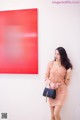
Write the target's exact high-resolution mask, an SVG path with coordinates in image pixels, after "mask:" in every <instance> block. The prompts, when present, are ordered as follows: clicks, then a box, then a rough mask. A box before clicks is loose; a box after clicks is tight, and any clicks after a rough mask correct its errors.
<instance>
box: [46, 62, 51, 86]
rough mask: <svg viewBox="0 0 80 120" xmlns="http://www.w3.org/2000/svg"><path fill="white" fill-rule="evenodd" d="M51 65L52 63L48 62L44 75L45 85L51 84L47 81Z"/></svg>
mask: <svg viewBox="0 0 80 120" xmlns="http://www.w3.org/2000/svg"><path fill="white" fill-rule="evenodd" d="M51 65H52V61H50V62H49V63H48V65H47V70H46V73H45V81H46V84H47V85H50V83H51V80H49V77H50V69H51Z"/></svg>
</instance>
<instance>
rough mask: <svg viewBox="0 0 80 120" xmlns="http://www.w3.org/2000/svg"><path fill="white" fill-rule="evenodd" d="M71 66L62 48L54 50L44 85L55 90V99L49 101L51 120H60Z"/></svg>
mask: <svg viewBox="0 0 80 120" xmlns="http://www.w3.org/2000/svg"><path fill="white" fill-rule="evenodd" d="M71 71H72V64H71V62H70V60H69V58H68V56H67V53H66V50H65V49H64V48H63V47H58V48H57V49H56V50H55V57H54V60H53V61H50V62H49V64H48V67H47V71H46V74H45V81H46V84H47V85H48V86H49V87H50V88H52V89H56V93H57V94H56V98H55V99H51V98H48V100H49V105H50V110H51V120H61V118H60V110H61V108H62V105H63V103H64V101H65V98H66V95H67V86H68V84H69V82H70V76H71Z"/></svg>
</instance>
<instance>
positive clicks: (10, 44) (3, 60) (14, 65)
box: [0, 9, 38, 74]
mask: <svg viewBox="0 0 80 120" xmlns="http://www.w3.org/2000/svg"><path fill="white" fill-rule="evenodd" d="M37 18H38V12H37V9H24V10H9V11H0V73H8V74H10V73H11V74H13V73H14V74H38V19H37Z"/></svg>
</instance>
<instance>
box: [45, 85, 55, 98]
mask: <svg viewBox="0 0 80 120" xmlns="http://www.w3.org/2000/svg"><path fill="white" fill-rule="evenodd" d="M43 96H44V97H49V98H52V99H55V98H56V90H55V89H51V88H46V87H45V89H44V91H43Z"/></svg>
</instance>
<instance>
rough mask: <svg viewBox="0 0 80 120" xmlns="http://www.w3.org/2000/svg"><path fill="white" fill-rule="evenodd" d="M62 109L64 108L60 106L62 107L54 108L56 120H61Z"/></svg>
mask: <svg viewBox="0 0 80 120" xmlns="http://www.w3.org/2000/svg"><path fill="white" fill-rule="evenodd" d="M61 108H62V106H60V105H57V106H55V108H54V118H55V120H61V118H60V111H61Z"/></svg>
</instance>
